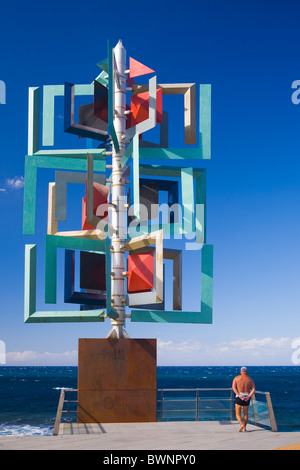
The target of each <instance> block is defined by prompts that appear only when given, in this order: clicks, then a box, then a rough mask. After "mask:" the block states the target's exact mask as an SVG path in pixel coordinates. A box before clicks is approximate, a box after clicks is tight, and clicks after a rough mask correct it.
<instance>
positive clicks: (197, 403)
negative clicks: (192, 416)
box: [196, 389, 199, 421]
mask: <svg viewBox="0 0 300 470" xmlns="http://www.w3.org/2000/svg"><path fill="white" fill-rule="evenodd" d="M198 413H199V390H198V389H196V421H199V416H198Z"/></svg>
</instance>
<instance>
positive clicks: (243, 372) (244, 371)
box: [241, 367, 248, 375]
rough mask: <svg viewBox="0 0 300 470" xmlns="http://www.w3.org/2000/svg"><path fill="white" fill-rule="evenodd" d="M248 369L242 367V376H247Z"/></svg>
mask: <svg viewBox="0 0 300 470" xmlns="http://www.w3.org/2000/svg"><path fill="white" fill-rule="evenodd" d="M247 372H248V371H247V367H241V374H242V375H247Z"/></svg>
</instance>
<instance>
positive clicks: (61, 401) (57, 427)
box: [53, 388, 65, 436]
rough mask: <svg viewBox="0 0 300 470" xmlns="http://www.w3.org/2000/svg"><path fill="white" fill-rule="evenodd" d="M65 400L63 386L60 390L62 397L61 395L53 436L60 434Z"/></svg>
mask: <svg viewBox="0 0 300 470" xmlns="http://www.w3.org/2000/svg"><path fill="white" fill-rule="evenodd" d="M64 401H65V390H64V389H63V388H62V389H61V391H60V397H59V402H58V407H57V413H56V418H55V424H54V429H53V436H57V435H58V431H59V425H60V421H61V414H62V409H63V406H64Z"/></svg>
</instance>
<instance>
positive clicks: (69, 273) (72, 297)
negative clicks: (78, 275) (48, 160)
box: [64, 250, 106, 308]
mask: <svg viewBox="0 0 300 470" xmlns="http://www.w3.org/2000/svg"><path fill="white" fill-rule="evenodd" d="M80 253H83V252H80ZM74 281H75V251H74V250H65V294H64V300H65V302H67V303H74V304H85V305H93V306H95V305H97V306H98V308H100V307H102V308H105V307H106V294H100V293H99V294H96V293H91V292H77V291H75V289H74Z"/></svg>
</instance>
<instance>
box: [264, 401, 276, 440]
mask: <svg viewBox="0 0 300 470" xmlns="http://www.w3.org/2000/svg"><path fill="white" fill-rule="evenodd" d="M266 400H267V406H268V412H269V418H270V425H271V431H273V432H277V424H276V419H275V415H274V410H273V405H272V401H271V395H270V393H269V392H266Z"/></svg>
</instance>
